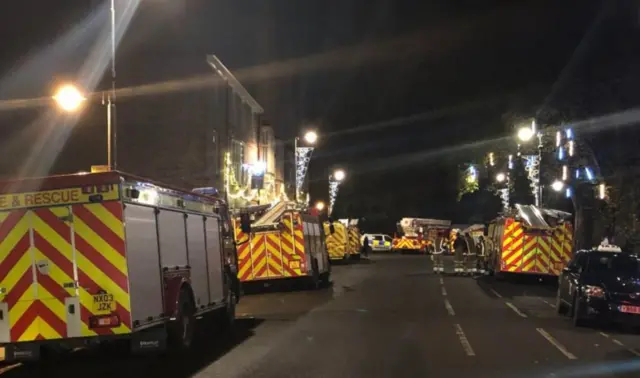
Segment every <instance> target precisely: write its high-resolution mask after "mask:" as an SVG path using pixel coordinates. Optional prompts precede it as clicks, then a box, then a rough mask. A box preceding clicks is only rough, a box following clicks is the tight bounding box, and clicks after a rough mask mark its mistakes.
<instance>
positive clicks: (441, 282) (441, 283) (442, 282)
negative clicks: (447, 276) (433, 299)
mask: <svg viewBox="0 0 640 378" xmlns="http://www.w3.org/2000/svg"><path fill="white" fill-rule="evenodd" d="M440 285H444V278H442V277H440Z"/></svg>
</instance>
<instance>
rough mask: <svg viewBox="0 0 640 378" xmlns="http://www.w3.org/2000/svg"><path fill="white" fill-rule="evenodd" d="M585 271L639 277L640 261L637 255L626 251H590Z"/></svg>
mask: <svg viewBox="0 0 640 378" xmlns="http://www.w3.org/2000/svg"><path fill="white" fill-rule="evenodd" d="M587 272H588V273H599V274H608V273H611V274H616V275H621V276H625V277H640V262H639V261H638V257H637V256H635V255H630V254H627V253H612V252H592V253H590V254H589V260H588V263H587Z"/></svg>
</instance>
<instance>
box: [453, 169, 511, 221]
mask: <svg viewBox="0 0 640 378" xmlns="http://www.w3.org/2000/svg"><path fill="white" fill-rule="evenodd" d="M477 188H478V189H477V190H475V191H473V192H468V193H465V194H463V195H462V196H461V198H460V201H459V202H458V206H457V214H456V218H457V220H458V221H460V222H462V223H467V224H474V223H488V222H489V221H491V220H492V219H494V218H495V217H497V216H498V213H499V212H500V211H501V210H502V200H501V199H500V197H498V196H497V195H496V193H495V190H493V186H492V185H491V182H490V180H489V179H488V178H486V177H485V178H482V179H481V180H479V181H478V183H477Z"/></svg>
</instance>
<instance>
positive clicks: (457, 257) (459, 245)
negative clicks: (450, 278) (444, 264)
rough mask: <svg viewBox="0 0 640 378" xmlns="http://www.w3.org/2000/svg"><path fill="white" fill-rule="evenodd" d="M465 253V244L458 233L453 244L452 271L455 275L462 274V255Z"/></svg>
mask: <svg viewBox="0 0 640 378" xmlns="http://www.w3.org/2000/svg"><path fill="white" fill-rule="evenodd" d="M466 251H467V243H465V241H464V237H463V236H462V234H461V233H459V232H458V233H457V234H456V239H455V240H454V242H453V266H454V268H453V271H454V272H455V274H462V273H464V255H465V254H466Z"/></svg>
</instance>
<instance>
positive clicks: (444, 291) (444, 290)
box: [442, 286, 447, 297]
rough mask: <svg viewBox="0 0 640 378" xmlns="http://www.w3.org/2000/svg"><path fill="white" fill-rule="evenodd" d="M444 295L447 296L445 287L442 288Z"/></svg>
mask: <svg viewBox="0 0 640 378" xmlns="http://www.w3.org/2000/svg"><path fill="white" fill-rule="evenodd" d="M442 295H444V296H445V297H446V296H447V289H446V288H445V287H444V286H443V287H442Z"/></svg>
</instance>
